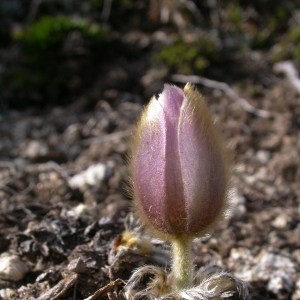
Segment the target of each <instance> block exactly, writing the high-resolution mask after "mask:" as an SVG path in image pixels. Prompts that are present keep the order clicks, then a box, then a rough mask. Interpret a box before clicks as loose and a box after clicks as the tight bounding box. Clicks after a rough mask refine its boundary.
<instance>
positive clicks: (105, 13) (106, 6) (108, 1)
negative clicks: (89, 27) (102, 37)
mask: <svg viewBox="0 0 300 300" xmlns="http://www.w3.org/2000/svg"><path fill="white" fill-rule="evenodd" d="M111 5H112V0H104V3H103V9H102V13H101V19H102V20H103V21H104V22H107V21H108V18H109V15H110V11H111Z"/></svg>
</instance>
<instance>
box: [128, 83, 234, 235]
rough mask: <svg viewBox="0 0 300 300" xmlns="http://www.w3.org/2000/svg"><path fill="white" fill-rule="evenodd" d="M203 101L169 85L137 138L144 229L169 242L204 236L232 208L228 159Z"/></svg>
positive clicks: (134, 164) (136, 176)
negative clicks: (225, 210)
mask: <svg viewBox="0 0 300 300" xmlns="http://www.w3.org/2000/svg"><path fill="white" fill-rule="evenodd" d="M225 152H226V151H225V147H224V145H223V143H222V139H221V137H220V135H219V132H218V129H217V128H216V125H215V124H214V122H213V120H212V118H211V116H210V113H209V111H208V108H207V105H206V102H205V100H204V98H203V97H202V96H201V95H200V94H199V93H198V92H197V91H196V90H195V89H194V87H193V86H192V85H191V84H189V83H188V84H187V85H186V86H185V88H184V90H181V89H180V88H178V87H176V86H172V85H165V87H164V90H163V92H162V93H161V94H160V95H159V96H158V98H155V97H153V98H152V99H151V101H150V103H149V104H148V106H147V107H146V108H145V110H144V111H143V113H142V116H141V119H140V121H139V122H138V125H137V130H136V133H135V135H134V138H133V147H132V153H131V168H132V170H131V172H132V184H133V196H134V198H135V203H136V207H137V210H138V212H139V214H140V216H141V219H142V220H143V221H144V223H146V224H148V225H150V227H151V228H152V229H154V230H155V231H156V232H158V233H160V235H161V236H164V237H166V238H171V239H172V238H173V237H180V236H187V237H188V236H189V237H195V236H199V235H200V234H204V233H205V232H206V231H207V230H209V229H210V228H211V227H212V226H213V225H214V224H215V223H216V221H217V220H218V219H219V218H220V217H221V216H222V213H223V212H224V209H225V208H226V206H227V198H226V196H227V185H228V173H229V172H228V159H227V156H226V153H225Z"/></svg>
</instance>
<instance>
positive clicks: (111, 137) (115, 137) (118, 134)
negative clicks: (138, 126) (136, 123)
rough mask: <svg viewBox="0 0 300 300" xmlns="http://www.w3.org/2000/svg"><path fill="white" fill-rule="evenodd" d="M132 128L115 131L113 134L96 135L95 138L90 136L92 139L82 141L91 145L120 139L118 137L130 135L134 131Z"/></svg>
mask: <svg viewBox="0 0 300 300" xmlns="http://www.w3.org/2000/svg"><path fill="white" fill-rule="evenodd" d="M132 131H133V130H132V129H127V130H124V131H118V132H114V133H111V134H107V135H105V136H103V137H95V138H90V139H86V140H83V141H82V144H83V145H84V146H89V145H90V144H92V143H93V144H97V145H99V144H102V143H106V142H110V141H113V140H118V139H122V138H124V137H128V136H130V134H131V133H132Z"/></svg>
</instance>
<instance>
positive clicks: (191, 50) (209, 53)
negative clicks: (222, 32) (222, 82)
mask: <svg viewBox="0 0 300 300" xmlns="http://www.w3.org/2000/svg"><path fill="white" fill-rule="evenodd" d="M217 53H218V50H217V46H216V44H215V42H214V41H213V39H212V38H211V37H210V36H209V35H202V36H201V37H200V38H199V39H198V40H197V41H193V42H190V43H187V42H185V41H184V40H183V39H182V37H180V38H179V39H177V40H176V41H175V42H174V43H173V44H171V45H166V46H163V47H162V48H161V49H160V51H159V52H158V53H157V54H156V55H155V59H156V60H158V61H162V62H164V63H165V64H166V65H167V66H168V67H170V68H171V69H173V70H176V71H177V72H181V73H184V74H188V73H191V72H193V71H196V72H197V71H198V72H199V71H203V70H204V69H205V68H206V67H207V66H208V65H209V64H210V62H211V61H215V60H216V59H217V56H218V55H217Z"/></svg>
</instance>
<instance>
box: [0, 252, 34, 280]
mask: <svg viewBox="0 0 300 300" xmlns="http://www.w3.org/2000/svg"><path fill="white" fill-rule="evenodd" d="M28 271H29V266H28V265H27V264H26V263H25V262H23V261H22V260H21V259H20V258H19V257H18V256H17V255H13V254H10V253H8V252H5V253H2V254H1V256H0V279H3V280H9V281H19V280H21V279H23V278H24V276H25V275H26V274H27V272H28Z"/></svg>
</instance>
